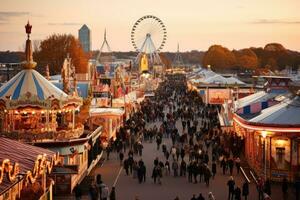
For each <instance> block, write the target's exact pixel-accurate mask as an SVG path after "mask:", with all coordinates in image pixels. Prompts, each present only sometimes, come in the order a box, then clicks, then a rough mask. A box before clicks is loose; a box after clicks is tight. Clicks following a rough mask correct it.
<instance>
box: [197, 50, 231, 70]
mask: <svg viewBox="0 0 300 200" xmlns="http://www.w3.org/2000/svg"><path fill="white" fill-rule="evenodd" d="M202 65H203V66H207V65H211V66H212V68H214V69H219V70H226V69H228V68H232V67H234V66H235V65H236V59H235V56H234V54H233V53H232V52H231V51H229V50H228V49H227V48H225V47H222V46H221V45H213V46H211V47H209V49H208V51H207V52H206V53H205V54H204V57H203V60H202Z"/></svg>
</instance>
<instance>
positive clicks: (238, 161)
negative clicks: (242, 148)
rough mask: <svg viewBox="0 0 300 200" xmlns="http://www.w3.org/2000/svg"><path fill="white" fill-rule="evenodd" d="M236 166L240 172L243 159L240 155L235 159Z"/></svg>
mask: <svg viewBox="0 0 300 200" xmlns="http://www.w3.org/2000/svg"><path fill="white" fill-rule="evenodd" d="M235 166H236V172H237V174H239V173H240V167H241V159H240V158H239V157H237V158H236V159H235Z"/></svg>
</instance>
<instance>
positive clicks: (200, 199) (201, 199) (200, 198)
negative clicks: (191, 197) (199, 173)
mask: <svg viewBox="0 0 300 200" xmlns="http://www.w3.org/2000/svg"><path fill="white" fill-rule="evenodd" d="M197 200H205V199H204V197H203V196H202V193H200V194H199V196H198V198H197Z"/></svg>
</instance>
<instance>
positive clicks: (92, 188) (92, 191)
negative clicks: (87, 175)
mask: <svg viewBox="0 0 300 200" xmlns="http://www.w3.org/2000/svg"><path fill="white" fill-rule="evenodd" d="M89 196H90V198H91V200H98V196H99V194H98V190H97V187H96V185H95V184H94V183H92V185H91V186H90V188H89Z"/></svg>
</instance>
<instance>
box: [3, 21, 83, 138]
mask: <svg viewBox="0 0 300 200" xmlns="http://www.w3.org/2000/svg"><path fill="white" fill-rule="evenodd" d="M25 28H26V33H27V36H28V39H27V41H26V50H25V54H26V60H25V61H24V62H23V63H22V66H23V70H22V71H20V72H19V73H18V74H17V75H16V76H14V77H13V78H12V79H11V80H9V81H8V82H7V83H5V84H4V85H3V86H2V87H1V88H0V130H1V132H3V133H4V134H6V135H7V136H9V137H12V138H13V139H24V140H27V141H32V140H34V139H54V138H56V139H57V138H59V137H62V138H72V137H77V136H79V135H80V134H81V133H82V132H83V126H82V125H80V124H76V123H75V112H76V110H79V106H80V105H82V99H81V98H79V97H78V95H76V94H72V95H67V94H66V93H65V92H63V91H62V90H60V89H58V88H57V87H56V86H54V85H53V84H52V83H51V82H49V81H48V80H47V79H46V78H45V77H43V76H42V75H41V74H40V73H39V72H37V71H36V70H34V68H35V66H36V63H35V62H34V61H33V57H32V45H31V40H30V33H31V28H32V26H31V25H30V24H29V23H28V24H27V25H26V27H25ZM16 137H17V138H16Z"/></svg>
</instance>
